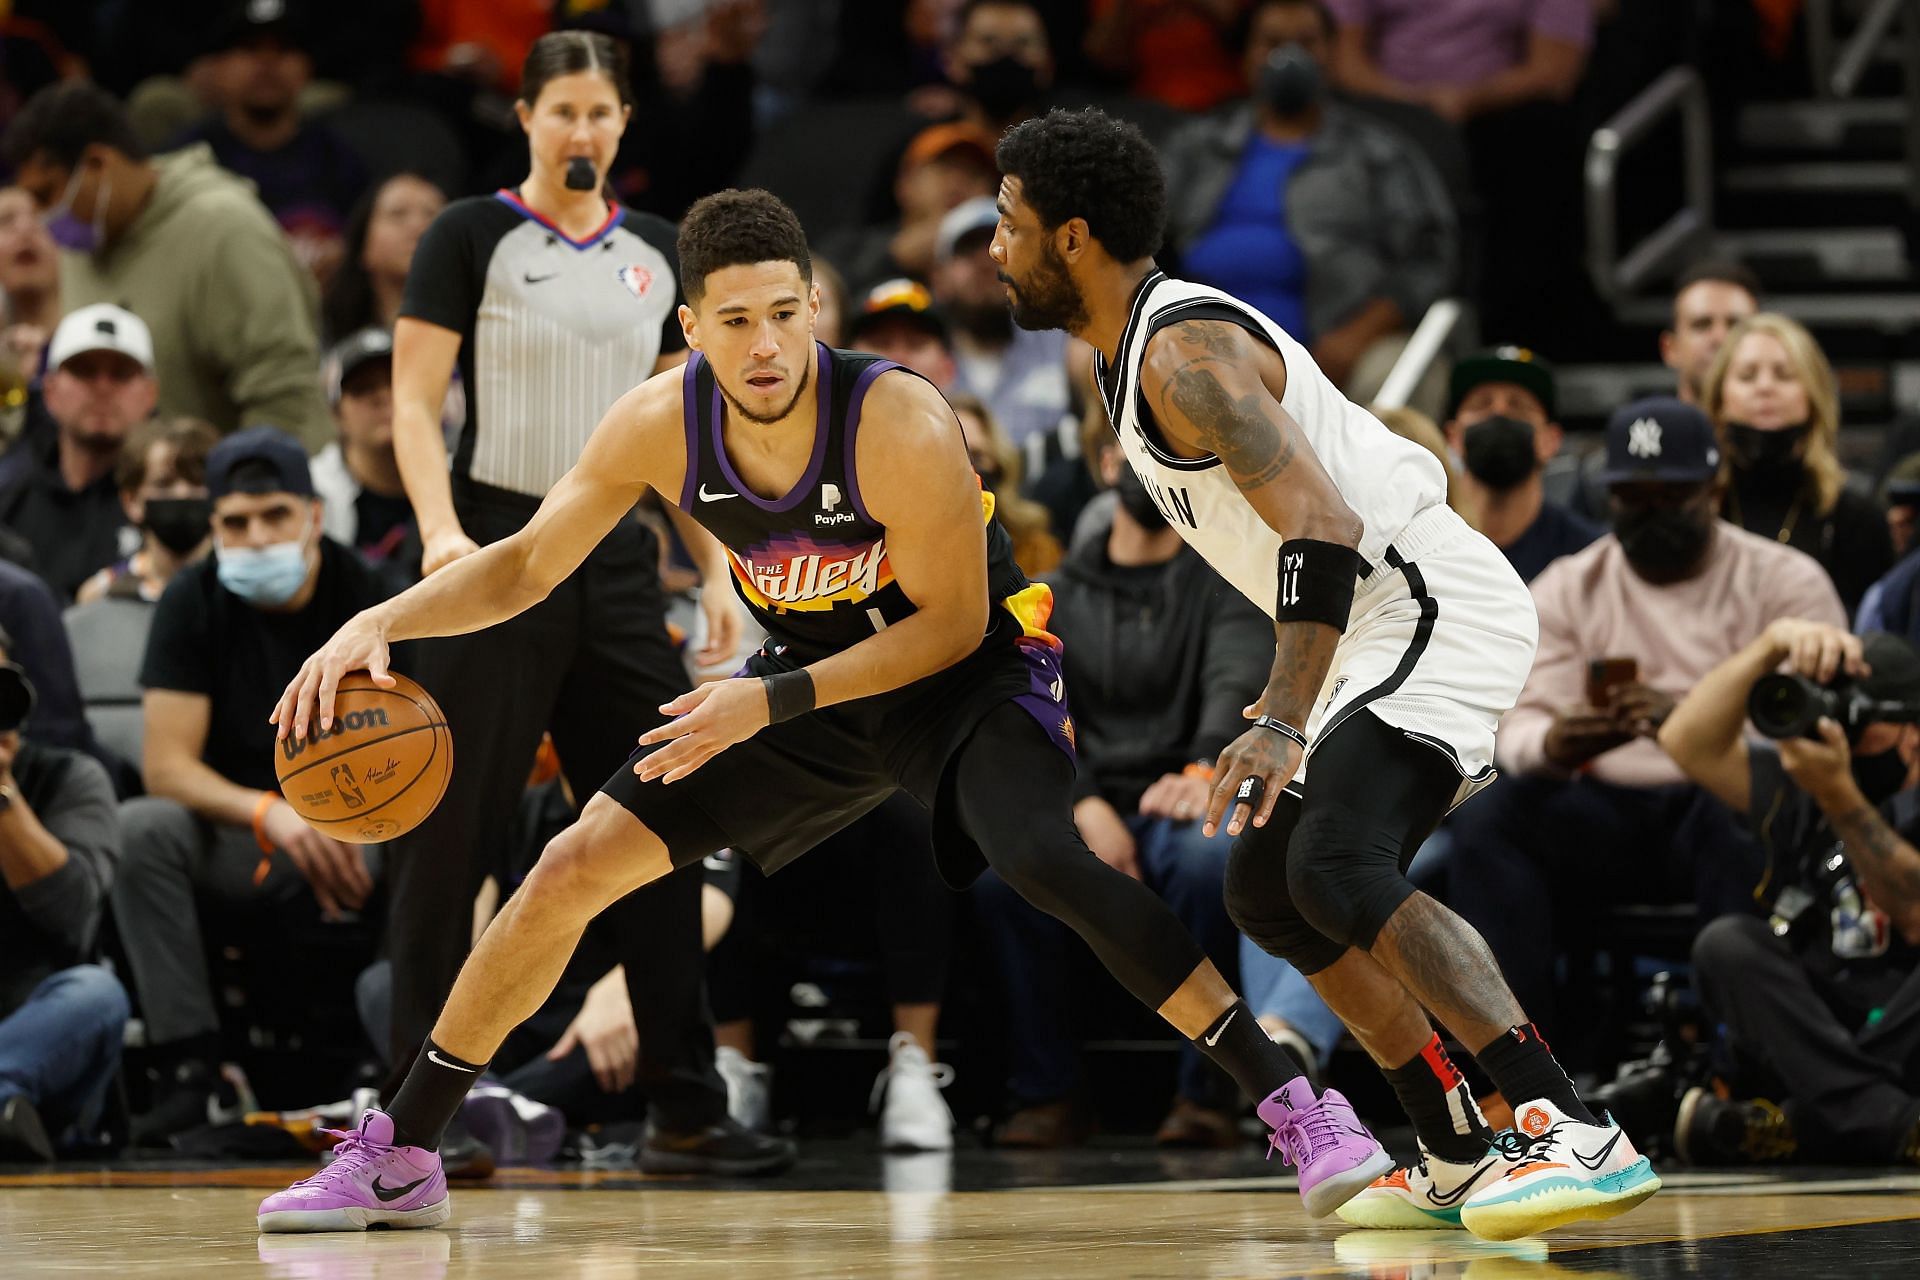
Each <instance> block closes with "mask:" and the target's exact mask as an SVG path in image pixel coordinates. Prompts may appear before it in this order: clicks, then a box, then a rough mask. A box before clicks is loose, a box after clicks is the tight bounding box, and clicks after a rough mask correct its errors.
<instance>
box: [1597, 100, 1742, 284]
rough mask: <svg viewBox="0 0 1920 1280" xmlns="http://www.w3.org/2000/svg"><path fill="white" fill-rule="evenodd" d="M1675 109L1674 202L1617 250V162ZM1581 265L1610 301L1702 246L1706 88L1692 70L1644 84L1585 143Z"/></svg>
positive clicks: (1708, 142)
mask: <svg viewBox="0 0 1920 1280" xmlns="http://www.w3.org/2000/svg"><path fill="white" fill-rule="evenodd" d="M1675 112H1678V113H1679V115H1680V125H1681V137H1682V178H1683V181H1684V188H1685V193H1686V194H1685V200H1684V202H1683V203H1682V205H1681V207H1680V208H1679V209H1677V210H1675V211H1674V213H1673V215H1672V216H1671V217H1669V218H1668V219H1667V220H1666V221H1665V222H1663V223H1662V224H1660V226H1659V227H1658V228H1656V229H1655V230H1653V231H1652V232H1650V233H1648V235H1647V236H1646V238H1645V239H1643V240H1641V241H1640V243H1639V244H1636V245H1634V246H1633V247H1632V248H1631V249H1629V250H1626V251H1625V252H1624V253H1623V252H1622V250H1621V246H1620V242H1619V239H1620V211H1619V184H1620V164H1621V161H1622V159H1623V158H1624V157H1625V156H1626V155H1627V153H1628V152H1629V151H1631V150H1632V149H1633V148H1634V146H1635V145H1636V144H1638V143H1639V142H1640V141H1641V140H1642V139H1644V138H1645V137H1647V135H1649V134H1650V133H1652V132H1653V131H1654V130H1655V129H1656V128H1658V127H1659V126H1660V125H1661V124H1663V123H1664V122H1665V121H1666V119H1667V117H1669V116H1671V115H1673V114H1674V113H1675ZM1586 191H1587V270H1588V272H1589V273H1590V274H1591V275H1592V276H1593V284H1594V288H1595V289H1597V290H1598V291H1599V293H1600V296H1601V298H1602V299H1604V300H1605V301H1606V302H1607V303H1608V304H1609V305H1611V306H1614V307H1616V308H1617V307H1618V306H1619V304H1620V303H1621V302H1622V301H1623V300H1625V299H1628V298H1630V297H1632V296H1633V295H1634V294H1635V293H1636V292H1638V291H1639V289H1640V287H1641V286H1642V285H1643V284H1645V283H1646V282H1647V281H1648V280H1650V279H1652V278H1654V276H1655V275H1656V274H1657V273H1658V272H1659V271H1660V269H1661V268H1662V267H1663V266H1665V265H1666V264H1667V263H1669V262H1671V261H1673V260H1674V259H1675V258H1677V257H1680V256H1683V255H1685V254H1687V253H1689V252H1694V251H1697V250H1698V249H1700V248H1702V247H1703V246H1704V245H1705V244H1706V243H1707V242H1708V241H1709V240H1710V239H1711V238H1712V235H1713V122H1712V119H1711V117H1710V116H1709V114H1708V111H1707V91H1706V86H1705V85H1704V84H1703V83H1702V82H1701V80H1700V76H1699V74H1698V73H1697V72H1695V71H1694V69H1693V68H1692V67H1673V68H1671V69H1670V70H1668V71H1666V72H1665V73H1663V74H1662V75H1661V76H1660V78H1659V79H1658V80H1655V81H1654V82H1653V83H1652V84H1650V85H1648V86H1647V87H1646V88H1645V89H1643V90H1642V91H1641V92H1640V94H1639V96H1637V97H1636V98H1634V99H1633V101H1631V102H1629V103H1628V104H1627V105H1626V106H1624V107H1622V108H1621V109H1620V110H1619V112H1618V113H1616V114H1615V115H1614V117H1613V118H1612V119H1611V120H1608V121H1607V122H1606V123H1605V124H1603V125H1601V126H1600V127H1599V128H1598V129H1596V130H1594V133H1593V137H1592V139H1591V140H1590V141H1589V142H1588V143H1587V161H1586Z"/></svg>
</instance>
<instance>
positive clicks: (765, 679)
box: [760, 667, 813, 724]
mask: <svg viewBox="0 0 1920 1280" xmlns="http://www.w3.org/2000/svg"><path fill="white" fill-rule="evenodd" d="M760 686H761V688H763V689H765V690H766V691H767V723H768V724H779V723H780V722H781V721H782V720H791V719H793V718H794V717H795V716H803V715H805V714H806V713H807V712H809V711H811V710H813V674H812V673H811V672H809V671H808V670H807V669H806V668H805V667H801V668H800V669H799V670H798V671H782V672H780V673H779V674H777V675H771V676H761V677H760Z"/></svg>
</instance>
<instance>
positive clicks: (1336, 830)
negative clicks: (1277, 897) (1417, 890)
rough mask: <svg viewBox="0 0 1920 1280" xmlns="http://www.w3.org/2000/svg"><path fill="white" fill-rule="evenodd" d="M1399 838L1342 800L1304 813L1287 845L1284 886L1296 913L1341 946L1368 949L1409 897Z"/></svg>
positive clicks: (1411, 893)
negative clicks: (1368, 819)
mask: <svg viewBox="0 0 1920 1280" xmlns="http://www.w3.org/2000/svg"><path fill="white" fill-rule="evenodd" d="M1400 853H1401V850H1400V843H1399V841H1397V840H1393V839H1390V838H1388V837H1387V836H1386V835H1385V834H1384V833H1383V832H1381V831H1380V829H1379V827H1378V826H1377V825H1376V824H1372V823H1369V822H1367V821H1366V820H1365V819H1364V818H1362V817H1361V815H1360V814H1359V813H1357V812H1355V811H1354V810H1352V809H1349V808H1347V807H1346V806H1345V805H1337V804H1319V805H1315V806H1313V807H1312V808H1311V809H1310V810H1309V811H1308V812H1306V813H1304V814H1303V815H1302V816H1301V818H1300V822H1299V824H1298V825H1297V826H1296V827H1295V828H1294V832H1293V841H1292V843H1291V844H1290V845H1289V846H1288V849H1287V888H1288V890H1289V891H1290V893H1291V895H1292V898H1293V901H1294V903H1295V904H1296V905H1297V907H1298V909H1299V911H1300V914H1301V915H1303V916H1305V917H1306V919H1307V922H1308V923H1309V924H1311V925H1312V926H1313V927H1314V928H1315V929H1316V930H1318V931H1319V932H1320V933H1322V934H1324V935H1326V936H1327V937H1328V938H1331V939H1333V941H1335V942H1336V943H1339V944H1340V945H1341V946H1342V947H1343V948H1344V947H1358V948H1360V949H1361V950H1362V951H1366V950H1369V949H1371V948H1372V946H1373V943H1374V939H1376V938H1377V937H1379V936H1380V930H1381V928H1382V927H1383V926H1384V925H1385V924H1386V923H1387V919H1388V917H1390V916H1392V915H1393V913H1394V912H1395V911H1397V910H1399V909H1400V904H1401V903H1403V902H1405V901H1406V900H1407V899H1408V898H1410V897H1412V896H1413V892H1414V890H1413V885H1412V884H1411V883H1409V882H1408V880H1407V878H1406V876H1405V875H1403V874H1401V870H1400Z"/></svg>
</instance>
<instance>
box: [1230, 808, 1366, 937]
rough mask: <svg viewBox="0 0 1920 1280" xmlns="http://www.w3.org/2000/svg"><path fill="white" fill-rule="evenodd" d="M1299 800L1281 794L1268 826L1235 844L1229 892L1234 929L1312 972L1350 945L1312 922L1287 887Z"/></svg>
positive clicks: (1247, 835) (1253, 830)
mask: <svg viewBox="0 0 1920 1280" xmlns="http://www.w3.org/2000/svg"><path fill="white" fill-rule="evenodd" d="M1298 804H1299V801H1297V800H1295V799H1294V798H1293V797H1292V796H1285V797H1282V798H1281V801H1280V804H1279V806H1278V807H1277V808H1275V810H1274V813H1273V819H1272V821H1270V822H1269V823H1268V824H1267V826H1266V827H1264V828H1253V827H1250V828H1248V830H1247V834H1246V835H1244V836H1242V837H1241V838H1240V839H1238V840H1235V841H1234V842H1233V851H1232V852H1231V853H1230V854H1229V855H1228V856H1227V876H1226V884H1225V888H1224V894H1225V898H1226V905H1227V915H1228V916H1230V917H1231V918H1232V920H1233V923H1234V927H1235V928H1237V929H1239V930H1240V932H1241V933H1244V934H1246V935H1247V937H1249V938H1251V939H1253V943H1254V945H1255V946H1257V947H1259V948H1260V949H1261V950H1262V951H1264V952H1266V953H1267V954H1268V955H1271V956H1279V957H1280V958H1281V959H1282V960H1285V961H1286V962H1287V963H1288V964H1291V965H1292V966H1293V967H1294V968H1296V969H1298V970H1299V971H1300V972H1301V973H1307V974H1311V973H1318V972H1320V970H1322V969H1324V968H1326V967H1327V966H1328V965H1330V964H1332V963H1333V962H1334V961H1335V960H1338V959H1339V958H1340V954H1341V953H1342V952H1343V951H1345V950H1346V947H1344V946H1343V945H1341V944H1340V943H1337V942H1335V941H1333V940H1332V939H1331V938H1328V937H1327V936H1326V935H1325V934H1323V933H1321V932H1320V931H1319V930H1318V929H1315V928H1314V927H1313V926H1312V925H1311V924H1308V923H1307V920H1306V917H1304V916H1302V915H1301V914H1300V909H1299V908H1298V907H1297V906H1295V905H1294V901H1293V893H1292V891H1291V890H1290V889H1289V888H1288V887H1287V836H1288V832H1289V831H1290V829H1291V827H1292V821H1291V813H1292V812H1294V811H1297V806H1298ZM1276 827H1277V828H1278V829H1277V830H1276Z"/></svg>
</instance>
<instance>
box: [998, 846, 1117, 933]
mask: <svg viewBox="0 0 1920 1280" xmlns="http://www.w3.org/2000/svg"><path fill="white" fill-rule="evenodd" d="M1080 856H1084V857H1085V858H1086V859H1088V860H1089V861H1092V860H1094V859H1093V855H1092V854H1091V853H1086V854H1084V855H1083V854H1081V853H1080V851H1079V850H1077V849H1074V848H1072V846H1070V845H1067V844H1064V843H1057V844H1054V845H1049V844H1046V843H1042V842H1035V841H1022V842H1019V843H1017V844H1002V845H999V846H998V847H996V848H994V849H992V850H990V851H989V852H988V854H987V861H988V864H989V865H990V866H991V867H992V868H993V870H994V871H996V872H997V873H999V876H1000V879H1001V880H1002V881H1004V882H1005V883H1006V885H1007V887H1009V888H1011V889H1012V890H1013V891H1014V892H1015V893H1017V894H1019V895H1020V896H1021V897H1022V898H1024V899H1026V900H1027V901H1028V902H1029V903H1031V904H1032V905H1033V906H1035V907H1038V908H1039V909H1040V910H1042V911H1044V912H1046V913H1047V914H1048V915H1051V916H1058V915H1060V914H1061V912H1062V911H1063V910H1064V909H1065V908H1066V906H1067V903H1068V902H1069V900H1070V896H1071V890H1070V889H1069V887H1068V884H1067V881H1068V878H1069V876H1068V873H1069V871H1070V870H1071V869H1072V868H1071V867H1070V866H1069V864H1068V859H1070V858H1074V857H1080Z"/></svg>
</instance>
